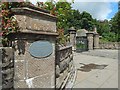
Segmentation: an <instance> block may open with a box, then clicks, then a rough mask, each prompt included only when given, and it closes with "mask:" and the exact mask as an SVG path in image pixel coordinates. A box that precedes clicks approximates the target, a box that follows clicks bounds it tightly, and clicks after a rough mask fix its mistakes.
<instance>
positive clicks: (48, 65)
mask: <svg viewBox="0 0 120 90" xmlns="http://www.w3.org/2000/svg"><path fill="white" fill-rule="evenodd" d="M53 60H54V58H53V59H51V60H39V61H37V60H30V61H28V67H27V69H28V72H27V73H28V77H29V78H32V77H35V76H39V75H43V74H46V73H51V72H53V71H54V69H55V65H54V63H55V62H54V61H53Z"/></svg>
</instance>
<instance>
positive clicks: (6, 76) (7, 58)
mask: <svg viewBox="0 0 120 90" xmlns="http://www.w3.org/2000/svg"><path fill="white" fill-rule="evenodd" d="M0 60H2V61H0V63H1V62H2V64H1V65H0V66H2V67H1V68H2V71H1V74H2V78H0V83H2V88H3V89H8V90H12V89H13V87H14V81H13V80H14V52H13V49H12V48H10V47H0Z"/></svg>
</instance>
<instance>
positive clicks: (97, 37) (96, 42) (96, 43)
mask: <svg viewBox="0 0 120 90" xmlns="http://www.w3.org/2000/svg"><path fill="white" fill-rule="evenodd" d="M94 49H99V34H98V33H94Z"/></svg>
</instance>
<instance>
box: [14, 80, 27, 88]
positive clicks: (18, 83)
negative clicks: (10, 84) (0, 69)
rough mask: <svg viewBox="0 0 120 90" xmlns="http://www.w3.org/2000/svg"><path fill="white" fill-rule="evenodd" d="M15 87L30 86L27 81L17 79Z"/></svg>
mask: <svg viewBox="0 0 120 90" xmlns="http://www.w3.org/2000/svg"><path fill="white" fill-rule="evenodd" d="M14 88H16V89H17V88H28V85H27V84H26V81H24V80H23V81H17V82H15V83H14Z"/></svg>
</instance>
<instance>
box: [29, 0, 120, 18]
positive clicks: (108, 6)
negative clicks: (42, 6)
mask: <svg viewBox="0 0 120 90" xmlns="http://www.w3.org/2000/svg"><path fill="white" fill-rule="evenodd" d="M30 1H31V2H32V3H33V4H35V3H36V2H37V1H41V0H30ZM45 1H47V0H42V2H45ZM55 1H58V0H55ZM67 1H69V2H71V0H67ZM118 1H119V0H97V1H96V0H74V3H73V4H72V8H73V9H76V10H79V11H80V12H83V11H87V12H89V13H90V14H91V15H92V16H93V18H96V19H98V20H104V19H108V20H110V19H111V18H112V17H113V16H114V15H115V13H116V12H117V11H118Z"/></svg>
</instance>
